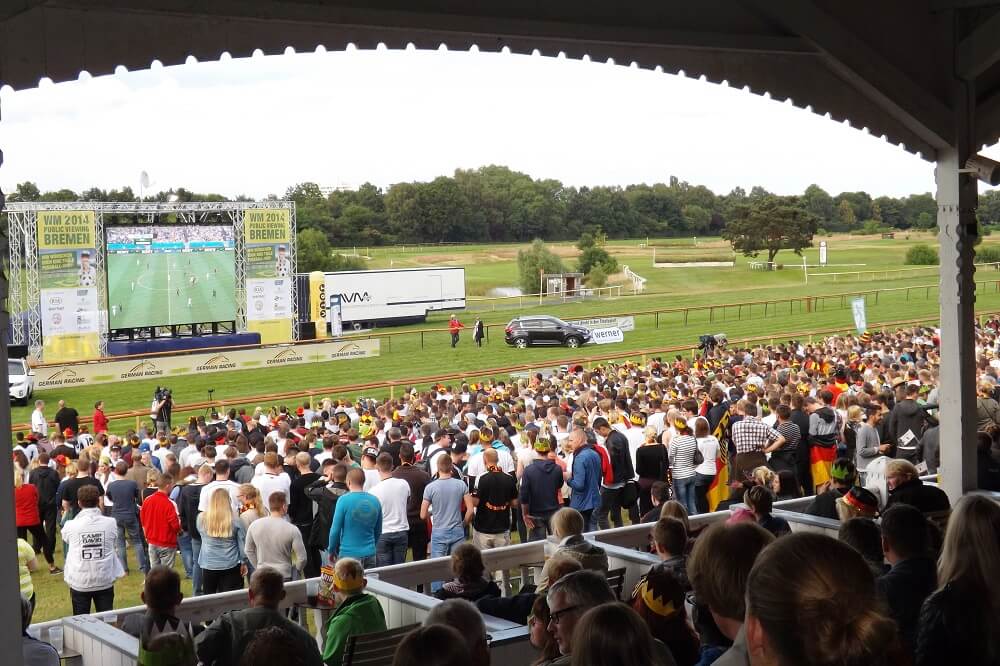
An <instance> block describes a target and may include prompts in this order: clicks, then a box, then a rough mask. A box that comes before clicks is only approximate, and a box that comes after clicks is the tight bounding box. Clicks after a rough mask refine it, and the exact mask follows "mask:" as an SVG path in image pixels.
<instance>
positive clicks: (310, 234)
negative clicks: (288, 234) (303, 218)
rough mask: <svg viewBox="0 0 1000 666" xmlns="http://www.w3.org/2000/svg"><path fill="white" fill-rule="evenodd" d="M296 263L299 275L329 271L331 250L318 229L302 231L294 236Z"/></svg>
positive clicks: (324, 235)
mask: <svg viewBox="0 0 1000 666" xmlns="http://www.w3.org/2000/svg"><path fill="white" fill-rule="evenodd" d="M295 238H296V243H295V248H296V263H297V270H298V272H300V273H310V272H312V271H327V270H330V262H331V259H332V256H333V249H332V248H331V247H330V241H328V240H327V239H326V234H324V233H323V232H322V231H320V230H319V229H303V230H302V231H300V232H299V233H298V234H297V235H296V237H295Z"/></svg>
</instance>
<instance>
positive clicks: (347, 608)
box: [323, 557, 386, 666]
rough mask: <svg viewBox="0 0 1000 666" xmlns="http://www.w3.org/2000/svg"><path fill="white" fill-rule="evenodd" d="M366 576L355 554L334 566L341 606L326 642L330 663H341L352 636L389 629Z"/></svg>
mask: <svg viewBox="0 0 1000 666" xmlns="http://www.w3.org/2000/svg"><path fill="white" fill-rule="evenodd" d="M364 576H365V570H364V568H363V567H362V566H361V562H359V561H358V560H356V559H354V558H351V557H342V558H340V559H339V560H337V563H336V564H335V565H334V567H333V589H334V593H335V596H334V598H335V599H336V601H337V608H336V609H334V611H333V615H331V616H330V619H329V621H328V622H327V625H326V640H325V641H324V642H323V661H324V662H325V663H326V664H327V666H340V663H341V661H342V660H343V657H344V648H345V647H347V639H348V638H350V637H351V636H356V635H360V634H371V633H375V632H378V631H385V630H386V626H385V613H383V612H382V605H381V604H380V603H379V602H378V599H376V598H375V597H374V596H373V595H371V594H366V593H365V587H366V586H367V585H368V579H366V578H365V577H364Z"/></svg>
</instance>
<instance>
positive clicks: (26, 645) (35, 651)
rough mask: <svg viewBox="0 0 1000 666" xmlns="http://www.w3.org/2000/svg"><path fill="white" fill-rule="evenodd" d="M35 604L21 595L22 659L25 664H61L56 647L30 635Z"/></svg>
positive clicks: (39, 665) (48, 665) (54, 665)
mask: <svg viewBox="0 0 1000 666" xmlns="http://www.w3.org/2000/svg"><path fill="white" fill-rule="evenodd" d="M33 612H34V606H33V605H32V603H31V601H30V600H29V599H27V598H26V597H25V596H24V595H23V594H22V595H21V659H22V660H23V661H24V666H59V653H58V652H56V649H55V648H54V647H52V646H51V645H49V644H48V643H45V642H43V641H40V640H38V639H37V638H32V637H31V636H29V635H28V627H30V626H31V615H32V613H33Z"/></svg>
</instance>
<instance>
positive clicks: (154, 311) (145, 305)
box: [108, 250, 236, 329]
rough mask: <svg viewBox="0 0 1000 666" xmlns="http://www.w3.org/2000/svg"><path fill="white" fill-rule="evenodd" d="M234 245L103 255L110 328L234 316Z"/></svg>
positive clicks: (231, 317) (223, 319)
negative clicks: (151, 252)
mask: <svg viewBox="0 0 1000 666" xmlns="http://www.w3.org/2000/svg"><path fill="white" fill-rule="evenodd" d="M234 270H235V269H234V264H233V251H232V250H226V251H214V252H208V251H201V252H185V253H173V252H172V253H155V254H135V253H130V254H114V253H109V255H108V314H109V316H110V318H111V328H112V329H118V328H135V327H139V326H166V325H171V324H194V323H199V322H209V321H229V320H233V319H235V318H236V288H235V276H234Z"/></svg>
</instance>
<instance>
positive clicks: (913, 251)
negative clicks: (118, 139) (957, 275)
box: [906, 243, 940, 266]
mask: <svg viewBox="0 0 1000 666" xmlns="http://www.w3.org/2000/svg"><path fill="white" fill-rule="evenodd" d="M939 261H940V259H939V258H938V252H937V250H935V249H934V248H932V247H931V246H930V245H925V244H924V243H920V244H919V245H914V246H913V247H911V248H910V249H909V250H907V251H906V264H907V265H908V266H937V265H938V262H939Z"/></svg>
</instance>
